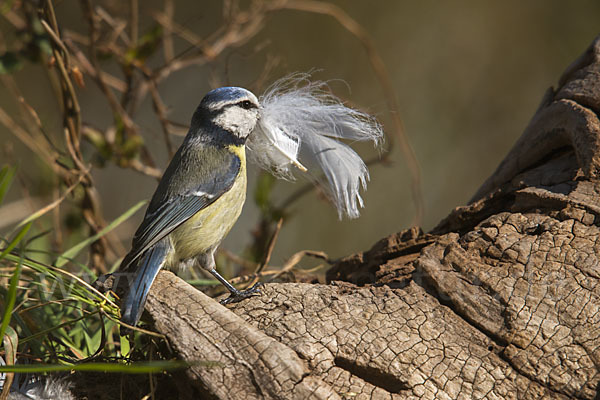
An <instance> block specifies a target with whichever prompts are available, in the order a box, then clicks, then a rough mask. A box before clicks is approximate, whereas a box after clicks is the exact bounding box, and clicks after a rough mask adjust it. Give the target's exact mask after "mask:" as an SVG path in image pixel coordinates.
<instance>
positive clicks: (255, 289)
mask: <svg viewBox="0 0 600 400" xmlns="http://www.w3.org/2000/svg"><path fill="white" fill-rule="evenodd" d="M209 272H210V273H211V274H212V275H213V276H214V277H215V278H217V279H218V280H219V282H221V283H222V284H223V286H225V287H226V288H227V290H229V293H230V295H229V297H228V298H226V299H223V300H221V304H229V303H237V302H238V301H242V300H244V299H246V298H248V297H250V296H252V295H253V294H255V293H259V292H260V286H261V285H262V283H260V282H258V283H256V284H254V285H253V286H252V287H251V288H249V289H246V290H238V289H236V288H234V287H233V285H232V284H231V283H229V282H227V279H225V278H223V277H222V276H221V275H220V274H219V273H218V272H217V270H216V269H214V268H211V269H210V270H209Z"/></svg>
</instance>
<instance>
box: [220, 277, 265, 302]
mask: <svg viewBox="0 0 600 400" xmlns="http://www.w3.org/2000/svg"><path fill="white" fill-rule="evenodd" d="M261 286H262V283H261V282H258V283H256V284H254V285H252V287H251V288H249V289H246V290H237V289H236V290H235V292H231V294H230V295H229V297H227V298H226V299H223V300H221V301H220V303H221V304H231V303H237V302H238V301H242V300H244V299H247V298H248V297H250V296H252V295H253V294H256V293H260V287H261Z"/></svg>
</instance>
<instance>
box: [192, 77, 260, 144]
mask: <svg viewBox="0 0 600 400" xmlns="http://www.w3.org/2000/svg"><path fill="white" fill-rule="evenodd" d="M259 107H260V105H259V103H258V99H257V98H256V96H255V95H254V94H253V93H252V92H250V91H248V90H246V89H242V88H239V87H221V88H218V89H215V90H211V91H210V92H208V93H207V94H206V96H204V98H203V99H202V101H201V102H200V105H199V106H198V109H197V110H196V113H195V114H194V117H193V119H192V125H194V123H195V122H196V123H199V124H206V123H209V124H212V125H214V126H216V127H218V128H221V129H223V130H225V131H227V132H229V133H231V134H232V135H234V137H236V138H238V139H240V140H243V141H245V139H246V138H247V137H248V135H250V133H251V132H252V131H253V130H254V127H255V126H256V123H257V121H258V118H259V114H260V109H259Z"/></svg>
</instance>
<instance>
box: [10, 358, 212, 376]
mask: <svg viewBox="0 0 600 400" xmlns="http://www.w3.org/2000/svg"><path fill="white" fill-rule="evenodd" d="M202 364H205V363H202ZM206 364H207V365H216V363H210V362H206ZM189 366H190V364H189V363H186V362H183V361H175V360H173V361H149V362H138V363H133V364H120V363H100V362H94V363H83V364H75V365H63V364H28V365H6V366H0V373H2V372H16V373H42V372H64V371H93V372H118V373H125V374H149V373H150V374H151V373H159V372H163V371H168V370H173V369H181V368H186V367H189Z"/></svg>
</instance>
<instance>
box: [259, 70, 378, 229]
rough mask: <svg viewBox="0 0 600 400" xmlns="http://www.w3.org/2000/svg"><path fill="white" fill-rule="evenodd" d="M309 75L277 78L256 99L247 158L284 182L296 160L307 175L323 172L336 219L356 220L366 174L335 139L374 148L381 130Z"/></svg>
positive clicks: (356, 158)
mask: <svg viewBox="0 0 600 400" xmlns="http://www.w3.org/2000/svg"><path fill="white" fill-rule="evenodd" d="M309 77H310V75H309V74H294V75H291V76H288V77H285V78H283V79H280V80H278V81H277V82H275V83H274V84H273V85H272V86H271V87H270V88H269V89H268V90H267V91H266V93H265V94H264V95H263V96H262V97H261V98H260V99H259V100H260V103H261V115H260V119H259V122H258V124H257V128H256V129H255V130H254V132H253V133H252V134H251V135H250V137H249V141H248V147H249V149H250V150H251V151H250V157H251V159H253V160H254V161H255V162H257V163H258V164H259V165H260V166H262V167H263V168H266V169H269V170H271V171H273V172H274V173H275V174H277V175H279V176H282V177H286V178H292V177H293V175H292V172H291V168H290V166H291V165H296V166H298V164H300V160H302V161H303V162H307V163H309V164H308V165H309V170H310V172H313V170H312V166H313V165H316V166H317V167H318V168H319V169H321V170H322V171H323V173H324V174H325V177H326V179H327V183H328V185H327V186H328V188H329V192H330V194H331V196H332V198H333V201H334V203H335V205H336V207H337V209H338V213H339V216H340V218H341V217H342V215H343V214H346V215H347V216H348V217H350V218H356V217H358V216H359V208H360V207H363V200H362V198H361V196H360V187H361V186H362V188H363V189H366V183H367V181H368V180H369V172H368V170H367V167H366V165H365V163H364V162H363V160H362V159H361V158H360V156H359V155H358V154H356V153H355V152H354V150H352V148H350V146H348V145H346V144H345V143H342V142H341V141H339V140H337V139H347V140H352V141H373V142H374V143H375V145H377V144H378V143H379V142H380V140H381V139H382V137H383V131H382V129H381V126H380V125H379V124H378V123H377V121H376V120H375V119H374V118H372V117H371V116H369V115H368V114H365V113H363V112H361V111H358V110H354V109H352V108H349V107H346V106H345V105H344V104H343V103H342V102H341V101H340V100H339V99H338V98H337V97H335V96H333V95H332V94H331V93H329V92H328V91H326V89H327V85H326V84H325V83H324V82H311V81H309V79H308V78H309ZM299 158H300V159H299ZM300 165H302V164H300ZM300 168H301V169H302V167H300ZM312 175H313V177H314V175H315V174H312Z"/></svg>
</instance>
